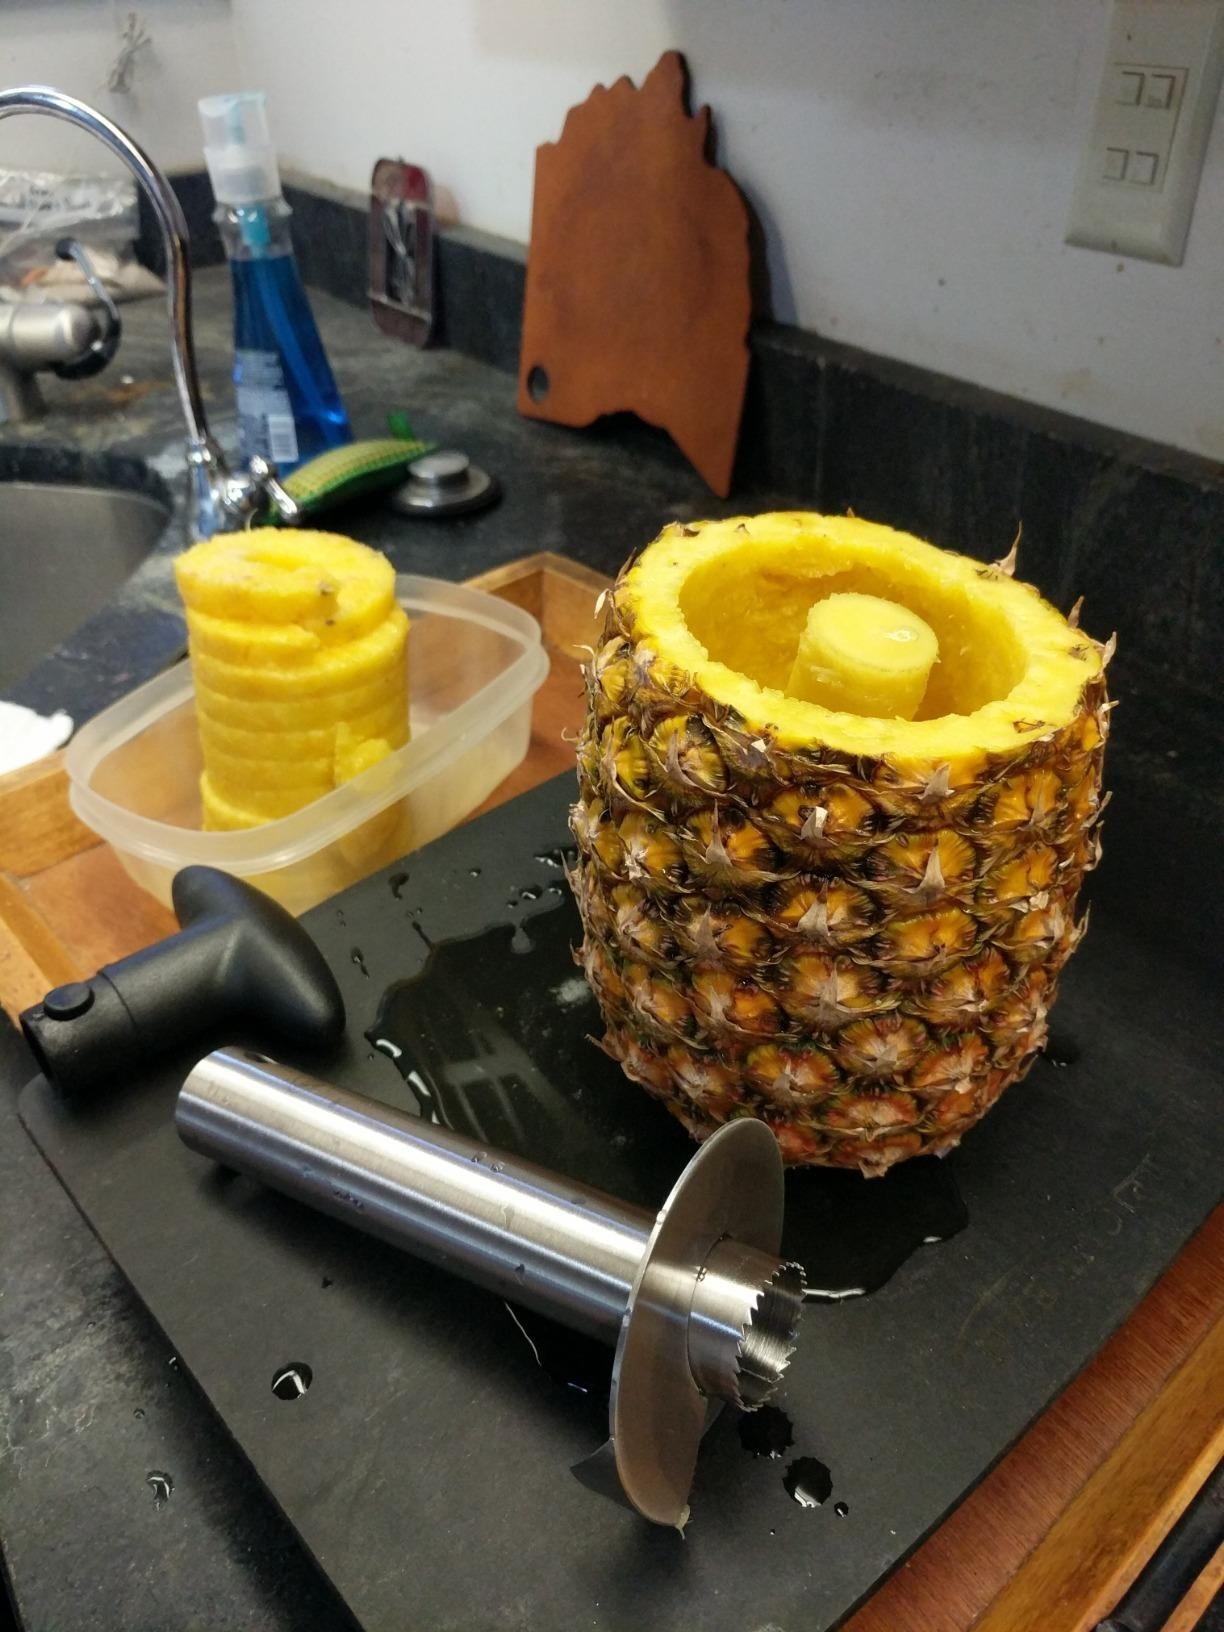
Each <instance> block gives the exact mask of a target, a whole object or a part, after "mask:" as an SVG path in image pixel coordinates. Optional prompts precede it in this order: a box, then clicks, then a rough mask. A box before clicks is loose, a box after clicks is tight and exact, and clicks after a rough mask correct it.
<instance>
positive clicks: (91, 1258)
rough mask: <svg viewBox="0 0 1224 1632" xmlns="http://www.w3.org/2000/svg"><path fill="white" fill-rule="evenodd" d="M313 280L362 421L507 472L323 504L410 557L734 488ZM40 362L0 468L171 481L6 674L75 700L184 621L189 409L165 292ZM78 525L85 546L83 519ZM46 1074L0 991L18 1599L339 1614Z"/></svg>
mask: <svg viewBox="0 0 1224 1632" xmlns="http://www.w3.org/2000/svg"><path fill="white" fill-rule="evenodd" d="M312 300H313V303H314V307H315V311H316V315H317V317H318V319H319V323H320V328H321V330H322V332H323V335H324V338H325V342H326V345H327V349H328V353H329V356H330V358H331V361H332V365H333V367H334V369H335V372H336V375H337V378H338V380H339V383H340V386H341V390H342V392H343V395H344V398H345V401H346V404H347V406H348V408H349V412H350V416H351V418H352V421H353V427H354V431H355V434H356V435H358V436H363V435H366V436H376V435H383V434H385V427H386V415H387V412H388V410H390V409H393V408H402V409H404V410H405V411H406V412H407V413H408V415H409V417H410V419H411V421H412V423H413V426H414V428H415V429H416V431H417V433H418V435H420V436H422V437H423V438H425V439H427V440H429V441H431V442H438V443H441V444H444V445H450V446H457V447H460V448H462V449H463V450H464V451H465V452H467V453H468V454H469V455H470V456H471V457H472V459H473V460H474V462H475V463H477V464H479V465H482V466H484V467H485V468H486V469H488V470H489V471H491V472H493V473H494V474H495V475H496V476H497V477H498V479H499V480H500V482H501V484H502V488H503V497H502V499H501V501H500V503H499V504H498V505H497V506H496V507H495V508H493V509H491V510H488V511H485V512H483V513H481V514H478V515H473V516H470V517H465V518H459V519H455V520H452V521H421V520H409V519H405V518H401V517H398V516H396V515H395V513H394V512H392V511H391V510H390V509H389V508H387V507H386V506H385V505H383V504H381V503H377V502H373V503H365V504H362V505H361V506H359V507H349V508H348V509H346V510H344V511H341V512H337V513H336V514H335V517H334V520H333V519H331V518H330V517H329V518H326V519H324V520H323V522H322V523H321V525H324V526H335V527H336V528H337V530H340V531H344V532H348V533H351V534H353V535H354V536H355V537H358V538H361V539H363V540H365V541H366V542H368V543H370V544H374V545H378V546H380V547H381V548H383V549H385V550H386V551H387V552H388V554H389V555H390V556H391V558H392V560H393V561H394V562H395V564H396V566H397V567H398V568H399V569H400V570H401V571H411V572H418V573H425V574H431V575H433V576H436V577H441V578H447V579H453V580H455V579H463V578H468V577H471V576H472V575H473V574H475V573H478V572H481V571H483V570H485V569H486V568H489V567H491V566H494V565H497V564H498V563H501V562H505V561H511V560H514V559H515V558H517V557H519V556H523V555H528V554H530V553H532V552H533V551H536V550H542V549H547V550H556V551H559V552H562V553H564V554H566V555H569V556H572V557H574V558H575V559H577V560H580V561H583V562H585V563H587V564H588V565H590V566H592V567H595V568H597V569H599V570H600V571H603V572H609V573H611V572H614V571H615V570H616V569H617V567H618V566H619V565H620V563H621V562H622V561H623V560H624V558H625V557H626V556H627V555H628V554H629V553H630V551H631V550H633V549H635V548H636V547H638V546H639V545H641V544H643V543H645V542H646V541H648V540H649V539H650V538H652V537H653V536H654V535H655V533H656V532H657V531H658V530H659V528H660V527H661V526H662V525H663V523H664V522H666V521H668V520H670V519H672V518H673V517H677V516H680V517H692V516H696V515H701V514H710V513H715V512H717V513H724V514H725V513H729V512H731V511H733V510H735V509H737V508H742V507H743V502H742V501H741V502H740V504H739V505H736V504H728V505H721V506H720V505H719V504H718V502H717V501H713V500H711V498H710V496H709V494H708V493H707V491H706V489H705V487H704V485H703V484H702V482H701V481H700V479H699V478H698V477H697V476H696V475H695V474H694V473H693V472H692V471H691V470H690V469H689V468H688V466H687V465H686V464H685V462H684V461H683V460H682V459H681V457H680V456H679V455H678V454H677V453H676V452H675V450H674V449H673V448H672V447H671V445H670V444H669V443H668V441H667V440H666V438H664V437H662V436H660V435H656V434H654V433H653V432H651V431H649V430H648V429H646V428H644V427H641V426H637V425H634V424H631V423H625V422H623V421H622V422H618V423H616V424H613V425H609V426H605V427H600V428H597V429H596V430H594V431H591V432H586V433H581V434H579V433H575V432H572V431H566V430H561V429H554V428H552V427H549V426H545V425H540V424H538V423H535V422H532V421H527V420H523V419H521V418H520V417H519V416H518V414H517V413H516V412H515V409H514V395H515V382H514V379H513V377H511V376H510V375H507V374H505V373H502V372H499V371H498V370H497V369H495V368H492V367H490V366H488V365H487V364H483V363H480V362H476V361H473V360H472V359H470V358H467V357H464V356H461V355H459V354H458V353H455V352H450V351H442V350H439V351H425V352H418V351H414V350H412V349H410V348H408V347H405V346H401V345H398V344H396V343H394V342H392V341H390V340H387V339H386V338H384V337H383V336H382V335H380V334H379V333H378V331H377V330H376V329H375V328H374V326H373V324H372V323H371V321H370V320H369V318H368V316H367V315H366V314H365V313H364V312H362V311H359V310H357V309H355V308H354V307H351V306H348V305H344V304H342V303H341V302H339V301H337V300H335V299H333V298H332V297H330V296H327V295H323V294H315V295H313V296H312ZM195 316H196V321H195V332H196V345H197V351H198V355H199V362H200V371H201V381H202V386H203V391H204V398H205V403H206V405H207V409H208V412H209V415H210V420H211V423H212V428H213V431H214V434H216V435H217V436H218V438H219V439H220V441H221V442H222V444H223V445H224V446H226V447H227V449H228V448H229V447H230V446H231V444H232V441H233V431H234V424H235V421H234V415H233V411H232V398H231V391H230V384H229V368H230V361H231V356H232V340H231V334H230V304H229V282H228V274H227V273H226V271H225V269H224V268H215V269H210V270H208V271H204V272H202V273H200V274H198V275H197V278H196V314H195ZM124 381H128V382H130V383H126V384H125V383H123V382H124ZM42 383H43V385H44V393H45V396H46V398H47V401H48V410H49V411H48V413H47V415H46V417H45V419H44V420H42V421H41V422H39V423H37V424H34V425H26V426H5V427H2V428H0V481H3V479H4V478H5V477H18V478H22V477H24V478H28V479H32V480H40V479H41V480H49V479H55V478H59V479H63V480H68V481H78V482H79V481H88V482H97V483H101V484H115V485H118V486H122V487H130V488H136V489H139V490H141V491H145V492H151V493H153V494H154V495H155V496H159V497H162V498H164V499H169V500H170V501H171V503H172V505H173V513H172V515H171V519H170V521H169V523H168V525H167V527H166V530H165V533H164V534H163V536H162V538H161V540H160V542H159V543H158V545H157V546H156V548H155V549H154V551H153V553H152V554H151V556H150V557H149V558H148V559H147V560H146V561H145V563H144V564H143V565H142V566H141V567H140V569H139V570H138V571H137V572H136V574H135V575H134V576H133V577H132V578H131V579H130V580H129V582H128V583H127V585H126V586H125V587H124V588H123V590H122V591H121V592H120V593H119V594H118V595H117V596H116V597H115V599H114V600H113V601H112V602H111V603H110V604H109V605H108V606H107V607H106V608H105V609H104V610H103V611H102V612H100V613H98V614H97V615H96V616H95V617H94V618H92V619H91V620H90V621H89V623H87V624H86V625H85V626H84V627H83V628H81V629H80V630H78V631H77V633H76V634H75V635H73V636H72V638H71V639H69V640H68V641H67V642H65V644H64V645H63V646H62V647H60V648H59V649H58V650H57V651H56V652H55V653H52V654H51V655H49V656H48V658H47V659H46V660H45V661H44V662H43V663H41V664H39V665H38V667H37V668H36V669H34V670H33V671H32V672H31V673H30V674H29V675H28V676H26V677H25V678H24V679H23V680H21V681H20V682H19V683H18V684H17V685H16V686H14V687H13V688H12V689H11V691H10V692H9V694H8V695H10V696H11V697H13V698H14V699H15V700H18V701H21V702H25V703H28V704H30V705H31V706H35V707H39V708H42V709H44V710H50V709H52V708H55V707H64V708H67V709H68V710H69V712H70V713H72V714H73V716H74V718H75V719H76V720H77V722H78V723H80V722H81V721H82V720H84V719H87V718H88V717H89V716H90V715H92V714H94V713H96V712H98V711H99V710H100V709H102V708H104V707H106V706H107V705H108V704H109V703H110V702H112V701H114V700H115V698H117V697H119V696H121V695H123V694H124V693H125V692H127V691H129V690H131V689H132V687H133V686H135V685H137V684H139V683H140V682H141V681H142V680H144V679H147V678H149V677H150V676H151V675H153V674H155V673H157V672H158V671H159V670H160V669H161V668H163V667H164V666H165V665H166V664H167V663H169V662H172V661H174V660H175V659H176V658H177V657H178V656H179V655H180V653H181V652H182V650H183V645H184V635H183V626H182V621H181V618H180V616H179V612H178V604H177V596H176V591H175V588H174V583H173V576H172V571H171V561H172V558H173V556H174V555H175V553H177V552H178V551H179V550H181V549H183V548H184V547H185V545H186V543H187V534H186V526H185V518H184V509H183V501H184V493H185V482H184V477H183V461H182V437H183V431H182V421H181V418H180V415H179V409H178V399H177V396H176V395H175V392H174V387H173V380H172V376H171V371H170V353H169V348H168V342H167V325H166V315H165V310H164V307H163V305H162V303H161V302H160V301H146V302H143V303H142V304H140V305H138V306H129V307H126V308H125V309H124V339H123V344H122V347H121V349H120V352H119V355H118V357H117V358H116V360H115V362H114V363H113V364H112V366H111V367H110V368H109V369H108V370H107V371H106V372H105V373H103V374H102V375H100V376H98V377H97V378H96V379H95V380H92V381H89V382H85V383H80V384H76V385H69V384H66V383H63V382H60V381H58V380H55V379H53V378H48V377H43V381H42ZM81 549H82V561H83V563H84V562H86V560H87V555H88V540H87V539H82V543H81ZM32 1074H33V1065H32V1062H31V1060H30V1058H29V1056H28V1054H27V1053H26V1050H25V1047H24V1044H23V1043H22V1042H21V1041H20V1039H19V1038H18V1037H17V1036H16V1034H15V1033H13V1032H12V1030H11V1028H9V1027H8V1026H7V1023H6V1022H5V1021H4V1019H3V1016H0V1078H4V1079H5V1080H4V1083H3V1088H2V1089H0V1239H2V1240H3V1242H4V1250H3V1252H2V1253H0V1401H3V1409H0V1421H3V1422H4V1423H5V1425H6V1426H5V1430H4V1431H5V1432H6V1434H7V1440H6V1439H4V1438H0V1464H5V1463H7V1468H6V1469H3V1471H2V1472H0V1551H3V1556H4V1563H5V1568H6V1571H7V1575H8V1582H9V1586H10V1591H11V1593H12V1595H13V1599H14V1601H15V1603H16V1605H17V1606H18V1610H19V1613H20V1615H21V1616H22V1624H23V1625H25V1626H28V1627H30V1628H32V1629H37V1632H51V1629H54V1632H75V1629H77V1628H86V1627H88V1628H97V1629H99V1632H117V1629H118V1628H120V1627H123V1628H124V1629H126V1632H140V1629H147V1632H168V1629H170V1628H174V1627H180V1626H183V1627H186V1626H208V1627H209V1628H210V1629H212V1632H224V1629H227V1628H233V1629H235V1632H237V1629H239V1628H241V1629H242V1632H253V1629H256V1628H267V1629H274V1628H276V1629H279V1628H284V1629H289V1628H293V1629H294V1632H309V1629H313V1628H324V1627H333V1626H337V1625H345V1624H348V1621H347V1616H346V1615H345V1612H344V1611H343V1609H342V1608H341V1607H340V1606H339V1605H338V1604H337V1603H336V1602H335V1601H334V1600H333V1599H332V1597H331V1595H330V1593H329V1592H328V1591H327V1589H325V1588H324V1587H323V1586H322V1585H321V1583H320V1581H319V1578H318V1576H317V1575H316V1573H315V1571H314V1570H313V1569H312V1568H311V1567H310V1566H309V1564H308V1562H307V1560H306V1558H305V1556H304V1554H303V1553H302V1551H301V1549H300V1547H299V1544H298V1543H297V1541H296V1539H295V1538H294V1536H293V1535H292V1533H291V1532H290V1531H289V1530H288V1527H287V1526H286V1525H285V1524H284V1522H283V1521H282V1520H281V1519H280V1517H279V1516H278V1514H277V1513H276V1512H275V1510H274V1509H273V1507H272V1506H271V1504H270V1503H269V1502H268V1501H267V1500H266V1498H265V1497H264V1496H263V1495H262V1493H261V1492H260V1491H259V1490H258V1488H256V1486H255V1484H254V1482H253V1480H252V1479H251V1476H250V1474H249V1472H248V1470H247V1468H246V1465H245V1463H244V1462H243V1460H242V1458H241V1457H240V1456H239V1454H238V1452H237V1451H236V1450H235V1449H234V1448H233V1446H232V1445H231V1443H230V1441H229V1438H228V1436H227V1435H226V1434H225V1433H224V1431H223V1430H221V1429H220V1428H219V1427H218V1426H217V1425H216V1424H215V1423H214V1422H213V1420H212V1418H211V1415H210V1412H209V1409H208V1407H207V1406H206V1404H205V1403H204V1401H203V1400H202V1399H201V1398H200V1397H199V1396H198V1395H197V1394H196V1393H195V1392H194V1390H193V1389H192V1387H191V1385H190V1383H189V1382H188V1381H187V1380H186V1379H185V1378H184V1377H183V1376H181V1375H180V1374H179V1373H178V1372H177V1371H176V1369H175V1367H174V1365H173V1363H172V1356H171V1353H170V1350H169V1348H168V1346H167V1345H166V1343H165V1341H164V1340H163V1339H162V1337H161V1336H160V1334H159V1333H158V1331H157V1330H156V1328H155V1327H154V1326H153V1324H152V1322H151V1321H150V1319H149V1318H148V1316H147V1315H146V1314H145V1312H144V1310H143V1308H142V1307H141V1306H140V1305H139V1303H138V1302H137V1301H136V1299H135V1298H134V1296H133V1295H132V1293H131V1292H130V1291H129V1289H128V1287H127V1285H126V1283H125V1282H124V1280H123V1278H122V1276H121V1275H120V1274H119V1272H118V1271H117V1270H116V1269H115V1267H114V1265H113V1264H112V1263H111V1261H110V1259H109V1258H108V1257H107V1255H106V1253H105V1252H104V1251H103V1250H102V1248H101V1247H100V1246H99V1245H98V1243H97V1241H96V1240H95V1239H94V1237H93V1235H92V1234H91V1233H90V1231H89V1229H88V1228H87V1226H86V1225H85V1224H84V1223H83V1222H82V1220H81V1219H80V1218H79V1217H78V1215H77V1214H76V1212H75V1211H74V1209H73V1206H72V1204H71V1202H70V1201H69V1199H68V1197H67V1196H66V1195H65V1194H64V1192H63V1191H62V1190H61V1189H60V1186H59V1184H58V1183H57V1182H56V1180H55V1178H54V1176H53V1175H52V1173H51V1172H50V1170H49V1169H48V1168H47V1167H46V1165H45V1164H44V1162H43V1160H42V1158H41V1157H40V1156H39V1154H38V1152H37V1151H36V1150H35V1149H34V1147H33V1145H32V1144H31V1143H30V1142H29V1140H28V1139H27V1137H26V1135H25V1133H24V1131H23V1130H22V1129H21V1128H20V1127H19V1125H18V1122H17V1117H16V1109H15V1107H16V1098H17V1090H18V1089H19V1088H20V1086H21V1085H22V1083H23V1082H24V1081H25V1080H26V1079H27V1078H28V1077H29V1076H30V1075H32ZM150 1225H151V1227H153V1228H155V1227H156V1221H155V1220H150ZM162 1470H164V1471H167V1472H170V1473H171V1474H172V1476H173V1480H174V1493H173V1496H172V1498H171V1499H170V1500H168V1501H165V1502H163V1503H158V1502H157V1501H156V1500H155V1495H154V1492H153V1490H152V1489H151V1488H150V1487H149V1486H148V1484H147V1483H146V1477H147V1475H148V1474H149V1473H150V1472H156V1471H162ZM17 1508H19V1509H20V1510H21V1512H22V1513H23V1514H24V1520H23V1522H22V1523H20V1524H19V1525H18V1524H16V1523H15V1522H14V1521H13V1513H14V1511H15V1509H17ZM6 1512H7V1513H8V1515H9V1522H7V1523H6V1517H5V1515H6ZM35 1536H41V1537H42V1540H41V1541H39V1542H38V1543H37V1544H35V1543H33V1542H32V1540H31V1538H32V1537H35ZM2 1599H3V1594H2V1593H0V1627H2V1626H3V1614H4V1609H3V1602H2Z"/></svg>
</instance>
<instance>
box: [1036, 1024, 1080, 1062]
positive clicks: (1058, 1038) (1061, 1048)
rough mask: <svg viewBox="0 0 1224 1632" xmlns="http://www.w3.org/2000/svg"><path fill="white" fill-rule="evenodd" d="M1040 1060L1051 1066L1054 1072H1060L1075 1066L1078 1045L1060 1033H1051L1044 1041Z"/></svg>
mask: <svg viewBox="0 0 1224 1632" xmlns="http://www.w3.org/2000/svg"><path fill="white" fill-rule="evenodd" d="M1041 1055H1042V1058H1043V1059H1044V1060H1045V1062H1046V1064H1047V1065H1052V1066H1053V1067H1054V1069H1055V1070H1056V1071H1061V1070H1063V1069H1064V1067H1066V1066H1068V1065H1075V1064H1076V1062H1077V1061H1078V1060H1079V1057H1080V1051H1079V1044H1078V1043H1075V1042H1073V1041H1072V1040H1071V1038H1070V1037H1067V1036H1065V1035H1064V1034H1063V1033H1061V1032H1057V1031H1052V1032H1051V1033H1050V1035H1049V1037H1047V1039H1046V1045H1045V1047H1044V1048H1043V1049H1042V1051H1041Z"/></svg>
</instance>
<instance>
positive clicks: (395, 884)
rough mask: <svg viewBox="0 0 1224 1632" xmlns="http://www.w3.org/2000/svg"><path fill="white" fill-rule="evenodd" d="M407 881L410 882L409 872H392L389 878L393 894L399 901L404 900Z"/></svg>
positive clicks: (388, 881)
mask: <svg viewBox="0 0 1224 1632" xmlns="http://www.w3.org/2000/svg"><path fill="white" fill-rule="evenodd" d="M407 882H408V874H407V873H392V874H391V877H390V878H389V879H388V880H387V883H388V885H389V886H390V889H391V894H392V895H393V896H394V897H395V899H396V900H397V901H402V900H403V898H404V885H405V884H407Z"/></svg>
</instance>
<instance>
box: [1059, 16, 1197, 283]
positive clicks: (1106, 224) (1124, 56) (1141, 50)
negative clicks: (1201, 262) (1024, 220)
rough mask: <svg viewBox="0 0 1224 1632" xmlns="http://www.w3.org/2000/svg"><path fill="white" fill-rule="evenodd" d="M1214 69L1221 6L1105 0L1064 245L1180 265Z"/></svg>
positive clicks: (1193, 194) (1192, 209)
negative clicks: (1086, 131) (1104, 30)
mask: <svg viewBox="0 0 1224 1632" xmlns="http://www.w3.org/2000/svg"><path fill="white" fill-rule="evenodd" d="M1222 72H1224V0H1115V4H1114V9H1113V18H1112V21H1111V24H1110V33H1109V49H1108V53H1107V57H1106V62H1105V74H1104V78H1103V79H1102V81H1101V90H1100V94H1099V95H1098V97H1097V104H1096V112H1095V114H1094V116H1093V121H1092V133H1091V135H1090V137H1089V140H1088V145H1087V147H1086V148H1085V150H1084V153H1083V155H1082V157H1081V159H1080V165H1079V171H1078V174H1077V177H1076V183H1075V199H1074V203H1073V205H1072V210H1071V222H1070V226H1069V227H1068V230H1067V242H1068V243H1069V244H1081V245H1083V246H1085V247H1086V248H1088V249H1104V250H1108V251H1109V252H1110V253H1111V254H1115V255H1135V256H1138V257H1140V258H1141V259H1143V260H1149V261H1164V262H1166V263H1167V264H1168V265H1170V266H1180V265H1181V263H1182V259H1183V257H1184V255H1185V250H1186V235H1187V233H1188V232H1189V230H1190V217H1191V215H1192V214H1193V212H1194V200H1195V196H1196V195H1197V193H1198V184H1199V176H1200V174H1201V173H1202V168H1203V154H1204V152H1205V150H1206V147H1207V138H1208V136H1209V135H1210V133H1211V121H1212V117H1213V115H1214V113H1215V105H1216V100H1217V98H1218V96H1219V90H1220V78H1221V73H1222Z"/></svg>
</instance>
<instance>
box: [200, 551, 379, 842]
mask: <svg viewBox="0 0 1224 1632" xmlns="http://www.w3.org/2000/svg"><path fill="white" fill-rule="evenodd" d="M175 574H176V577H177V581H178V586H179V591H180V593H181V595H182V597H183V601H184V603H185V605H186V611H187V634H188V641H189V647H190V653H191V665H192V677H193V681H194V685H195V707H196V720H197V723H198V726H199V731H200V746H201V750H202V753H203V759H204V772H203V775H202V777H201V779H200V800H201V807H202V817H203V825H204V826H205V828H210V829H214V830H217V831H225V832H229V831H236V830H240V829H242V828H247V827H254V826H257V825H259V824H260V823H263V822H269V821H275V820H276V819H277V818H279V817H282V816H288V815H291V814H292V813H293V812H294V811H297V810H300V809H301V808H302V807H303V806H305V805H308V804H311V803H313V801H314V800H316V799H321V798H322V797H323V796H324V795H325V794H327V793H330V792H331V791H332V789H333V788H336V787H338V786H339V785H340V784H341V783H342V782H346V781H349V780H350V779H351V778H353V777H355V776H359V775H361V774H362V772H364V771H367V770H369V769H370V768H371V767H372V766H374V765H375V764H377V763H378V762H379V761H380V760H382V759H384V758H386V756H387V755H388V754H390V753H391V752H392V751H393V750H394V749H396V748H398V747H400V746H402V744H403V743H404V742H406V741H407V740H408V694H407V668H406V644H407V638H408V619H407V617H406V616H405V614H404V612H403V610H402V608H401V607H400V606H399V605H398V603H397V602H396V599H395V572H394V569H393V568H392V566H391V563H390V562H389V561H388V560H387V559H386V557H385V556H383V555H380V554H379V552H378V551H376V550H371V549H368V548H367V547H366V546H365V545H363V544H358V543H355V542H354V541H353V540H352V539H348V538H343V537H340V536H339V535H337V534H334V533H317V532H308V531H280V530H278V529H270V528H257V529H254V530H252V531H250V532H246V533H238V534H225V535H222V536H221V537H218V538H214V539H210V540H208V541H207V542H206V543H203V544H197V545H195V546H193V548H192V549H190V550H188V551H187V552H186V553H185V554H183V555H181V556H180V557H179V558H178V560H177V561H176V562H175Z"/></svg>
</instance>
